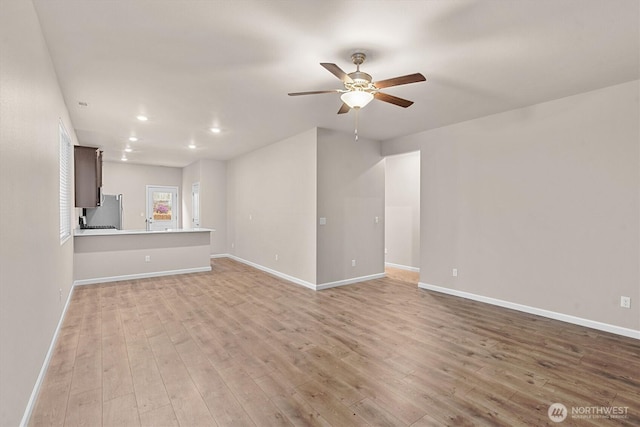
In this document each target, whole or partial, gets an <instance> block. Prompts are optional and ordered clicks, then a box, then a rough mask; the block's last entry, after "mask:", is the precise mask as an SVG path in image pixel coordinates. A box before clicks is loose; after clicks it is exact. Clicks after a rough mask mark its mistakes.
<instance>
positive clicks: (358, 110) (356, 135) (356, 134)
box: [355, 108, 360, 142]
mask: <svg viewBox="0 0 640 427" xmlns="http://www.w3.org/2000/svg"><path fill="white" fill-rule="evenodd" d="M355 110H356V130H355V137H356V139H355V140H356V142H357V141H358V113H359V112H360V109H359V108H355Z"/></svg>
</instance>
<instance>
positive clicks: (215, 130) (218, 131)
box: [211, 127, 221, 133]
mask: <svg viewBox="0 0 640 427" xmlns="http://www.w3.org/2000/svg"><path fill="white" fill-rule="evenodd" d="M211 132H213V133H220V132H221V129H220V128H215V127H214V128H211Z"/></svg>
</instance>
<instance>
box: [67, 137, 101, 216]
mask: <svg viewBox="0 0 640 427" xmlns="http://www.w3.org/2000/svg"><path fill="white" fill-rule="evenodd" d="M96 152H97V149H96V148H94V147H83V146H80V145H76V146H75V147H73V164H74V171H75V172H74V176H75V199H76V207H77V208H95V207H96V206H98V202H99V201H100V200H99V198H98V174H97V172H98V171H97V161H96Z"/></svg>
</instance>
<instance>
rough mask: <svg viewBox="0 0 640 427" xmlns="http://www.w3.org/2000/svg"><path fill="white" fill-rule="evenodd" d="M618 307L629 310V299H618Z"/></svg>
mask: <svg viewBox="0 0 640 427" xmlns="http://www.w3.org/2000/svg"><path fill="white" fill-rule="evenodd" d="M620 307H622V308H631V297H620Z"/></svg>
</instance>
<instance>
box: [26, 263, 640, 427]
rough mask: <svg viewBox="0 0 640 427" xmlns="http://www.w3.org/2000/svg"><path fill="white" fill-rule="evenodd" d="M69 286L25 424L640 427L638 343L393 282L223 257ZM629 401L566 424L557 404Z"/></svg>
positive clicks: (597, 404)
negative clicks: (334, 280)
mask: <svg viewBox="0 0 640 427" xmlns="http://www.w3.org/2000/svg"><path fill="white" fill-rule="evenodd" d="M212 267H213V270H212V271H211V272H210V273H198V274H190V275H183V276H173V277H161V278H154V279H143V280H135V281H128V282H118V283H110V284H102V285H93V286H84V287H79V288H76V290H75V291H74V294H73V298H72V301H71V304H70V307H69V310H68V313H67V315H66V319H65V321H64V325H63V327H62V329H61V331H60V336H59V339H58V342H57V344H56V347H55V352H54V354H53V357H52V360H51V364H50V366H49V370H48V372H47V375H46V377H45V380H44V383H43V386H42V388H41V392H40V396H39V398H38V401H37V403H36V407H35V409H34V412H33V414H32V417H31V422H30V425H32V426H45V425H47V426H48V425H56V426H59V425H60V426H61V425H66V426H75V425H87V426H100V425H103V426H129V425H130V426H138V425H145V426H156V427H159V426H178V425H179V426H216V425H219V426H223V425H225V426H254V425H255V426H284V425H286V426H290V425H297V426H336V427H342V426H352V425H375V426H416V427H417V426H440V425H465V426H466V425H490V426H499V425H504V426H520V425H532V426H540V425H587V426H590V425H603V426H612V425H636V426H637V425H640V379H639V375H640V342H639V341H637V340H634V339H630V338H624V337H618V336H615V335H611V334H608V333H604V332H598V331H595V330H591V329H587V328H583V327H579V326H575V325H570V324H566V323H562V322H558V321H553V320H549V319H545V318H540V317H536V316H533V315H528V314H523V313H518V312H515V311H511V310H507V309H502V308H499V307H494V306H490V305H485V304H481V303H477V302H473V301H468V300H464V299H460V298H456V297H452V296H447V295H441V294H437V293H433V292H429V291H425V290H420V289H418V288H417V287H416V285H415V284H410V283H407V282H404V281H399V280H394V279H390V278H386V279H379V280H372V281H369V282H365V283H360V284H354V285H349V286H344V287H340V288H333V289H327V290H324V291H320V292H314V291H311V290H308V289H306V288H304V287H301V286H297V285H294V284H291V283H287V282H285V281H282V280H280V279H277V278H274V277H272V276H270V275H267V274H265V273H262V272H260V271H257V270H255V269H252V268H250V267H247V266H245V265H242V264H239V263H236V262H234V261H232V260H228V259H216V260H213V261H212ZM556 402H558V403H562V404H564V405H565V406H566V407H567V408H568V410H569V411H571V410H572V408H573V407H576V408H583V407H614V406H615V407H627V408H628V409H627V414H626V418H622V419H615V420H613V419H595V418H591V419H577V418H572V417H571V415H569V417H567V419H566V420H565V421H564V422H563V423H560V424H555V423H552V422H551V421H550V419H549V417H548V415H547V411H548V408H549V406H550V404H552V403H556Z"/></svg>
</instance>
